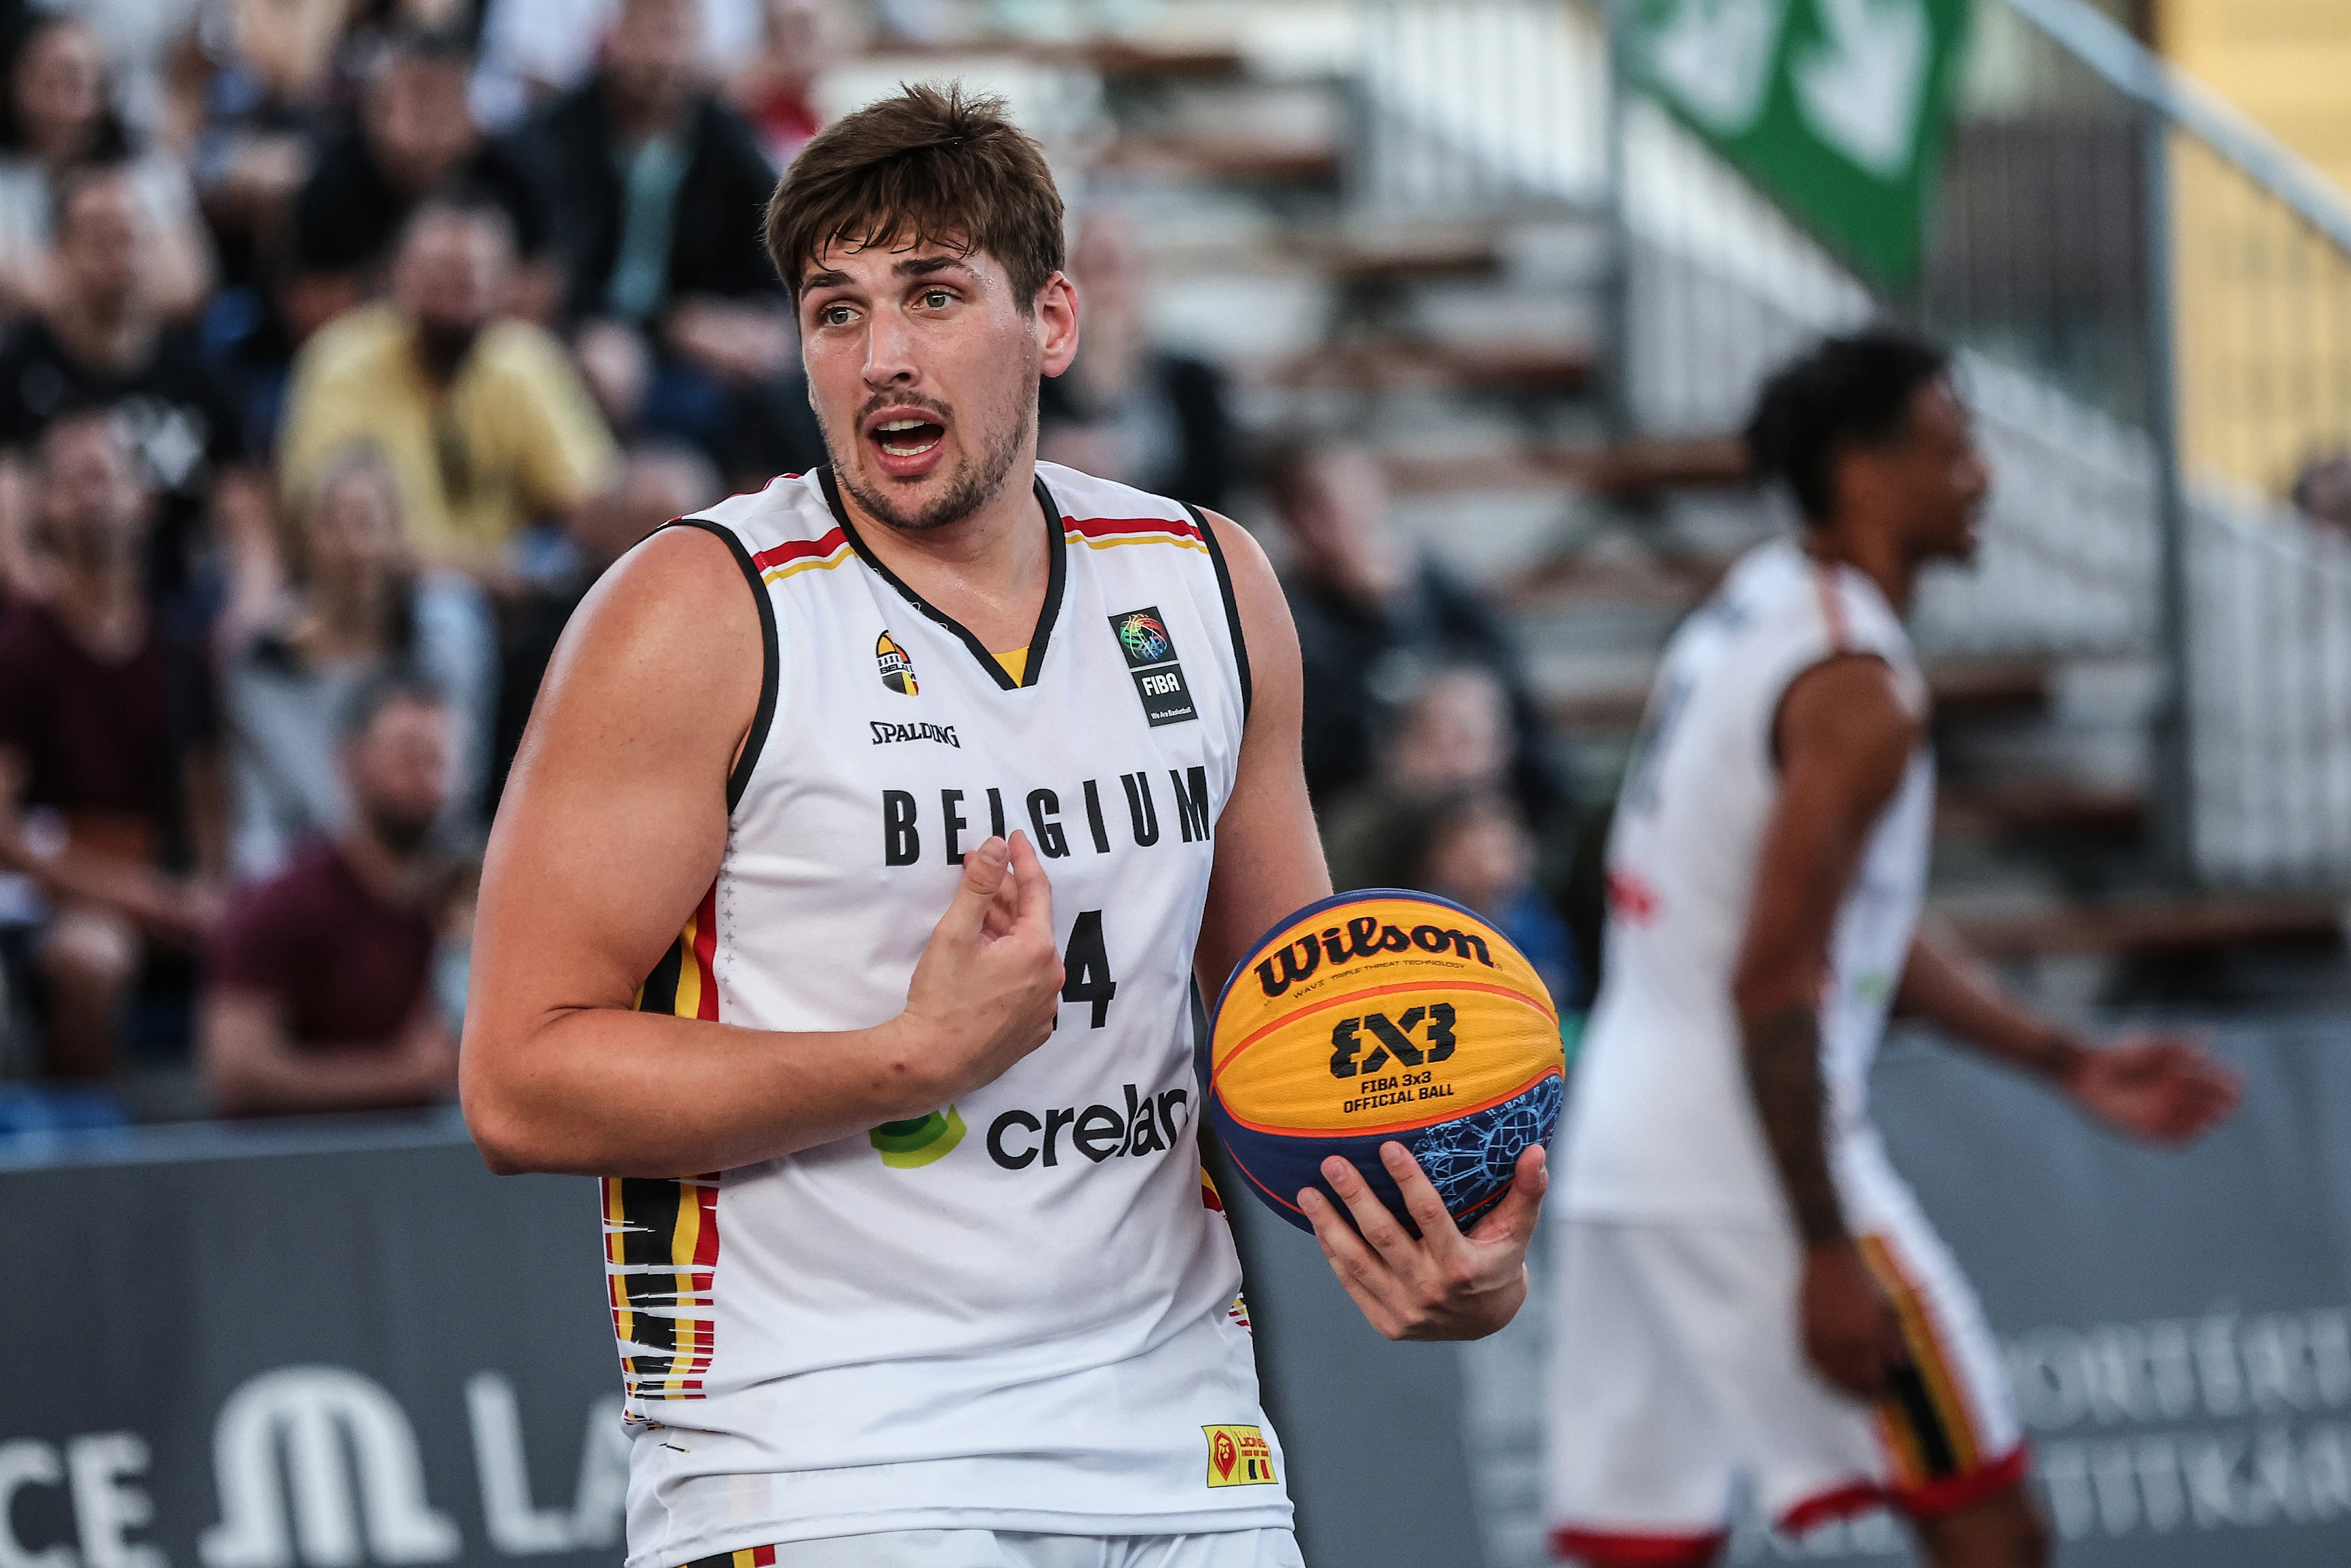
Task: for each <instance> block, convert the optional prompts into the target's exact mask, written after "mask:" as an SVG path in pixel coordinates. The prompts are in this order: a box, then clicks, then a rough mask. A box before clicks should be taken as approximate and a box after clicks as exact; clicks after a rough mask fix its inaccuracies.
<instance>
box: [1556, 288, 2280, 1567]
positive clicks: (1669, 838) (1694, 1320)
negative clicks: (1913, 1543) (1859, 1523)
mask: <svg viewBox="0 0 2351 1568" xmlns="http://www.w3.org/2000/svg"><path fill="white" fill-rule="evenodd" d="M1749 438H1750V445H1751V448H1752V452H1753V455H1754V460H1755V463H1756V465H1757V467H1758V470H1759V471H1760V472H1761V473H1762V474H1763V475H1765V476H1770V477H1771V478H1774V479H1777V480H1779V481H1781V482H1782V483H1783V484H1785V485H1786V486H1787V487H1788V488H1789V490H1790V491H1792V493H1793V496H1794V497H1795V500H1796V502H1797V504H1798V507H1799V508H1800V510H1801V512H1802V519H1803V525H1804V526H1803V528H1802V537H1800V538H1792V539H1786V540H1781V541H1776V542H1773V543H1771V544H1767V545H1764V546H1761V547H1760V548H1758V549H1755V550H1753V551H1752V552H1750V554H1749V555H1748V556H1747V557H1746V558H1745V559H1742V560H1740V562H1739V564H1738V565H1737V566H1736V567H1735V568H1733V569H1732V570H1731V572H1730V574H1729V578H1728V579H1727V580H1725V582H1724V583H1723V585H1722V587H1721V589H1720V590H1719V591H1718V592H1717V593H1716V594H1715V596H1714V598H1713V599H1712V600H1711V601H1709V602H1708V603H1707V604H1706V605H1705V606H1704V607H1703V608H1702V609H1700V610H1699V611H1698V612H1696V613H1695V614H1693V615H1692V616H1691V617H1690V619H1689V620H1688V621H1687V622H1686V623H1685V624H1684V625H1683V627H1682V628H1681V630H1680V631H1679V632H1677V633H1676V635H1675V637H1674V640H1673V643H1672V644H1671V645H1670V646H1669V647H1668V649H1667V653H1666V658H1665V663H1664V667H1663V668H1662V670H1661V671H1660V672H1659V674H1658V677H1657V685H1656V691H1655V693H1654V694H1653V695H1652V696H1651V698H1650V702H1649V710H1648V715H1647V716H1646V720H1645V729H1646V734H1645V736H1644V737H1643V740H1642V742H1641V745H1640V747H1639V748H1638V750H1637V753H1636V756H1635V761H1634V763H1633V765H1632V768H1631V769H1630V771H1629V773H1628V775H1627V778H1626V780H1625V788H1624V792H1623V795H1622V797H1621V800H1620V801H1619V804H1618V808H1617V816H1616V820H1615V823H1614V829H1613V831H1612V838H1611V841H1610V844H1609V850H1608V873H1607V874H1608V886H1609V924H1608V945H1607V950H1606V951H1607V970H1606V977H1605V979H1604V982H1603V984H1602V988H1601V993H1600V997H1599V999H1598V1002H1597V1005H1596V1006H1595V1008H1594V1010H1593V1018H1592V1022H1591V1027H1590V1030H1589V1031H1588V1032H1587V1033H1586V1035H1585V1037H1584V1040H1585V1044H1584V1046H1583V1058H1582V1064H1581V1066H1580V1069H1579V1071H1578V1077H1577V1082H1576V1086H1575V1092H1574V1095H1573V1108H1572V1110H1571V1112H1570V1116H1571V1124H1570V1126H1569V1128H1568V1129H1567V1132H1566V1134H1565V1135H1566V1138H1567V1144H1566V1148H1565V1150H1564V1153H1563V1155H1562V1159H1563V1162H1564V1164H1563V1168H1562V1188H1563V1192H1562V1198H1563V1203H1564V1207H1565V1210H1566V1218H1565V1220H1564V1222H1563V1224H1562V1232H1561V1234H1562V1241H1563V1245H1562V1257H1561V1273H1560V1290H1559V1293H1558V1296H1557V1298H1556V1302H1555V1304H1556V1307H1557V1319H1556V1332H1555V1336H1554V1337H1555V1346H1554V1352H1553V1363H1552V1373H1551V1390H1550V1402H1551V1411H1552V1419H1551V1421H1550V1423H1549V1427H1550V1448H1551V1451H1550V1454H1549V1456H1548V1467H1549V1491H1550V1498H1549V1504H1550V1511H1551V1518H1552V1522H1553V1524H1554V1526H1555V1532H1554V1535H1553V1544H1554V1546H1555V1548H1556V1549H1557V1551H1558V1552H1559V1553H1560V1554H1561V1555H1562V1556H1564V1557H1569V1558H1573V1559H1574V1560H1576V1561H1578V1562H1581V1563H1586V1564H1590V1565H1592V1568H1617V1565H1620V1564H1622V1565H1632V1564H1640V1565H1642V1568H1696V1565H1698V1564H1702V1563H1710V1562H1712V1561H1714V1559H1715V1558H1716V1556H1717V1554H1718V1553H1719V1550H1720V1548H1721V1545H1722V1542H1723V1540H1724V1537H1725V1532H1726V1529H1727V1526H1728V1524H1729V1516H1730V1510H1731V1507H1732V1499H1733V1494H1734V1491H1735V1490H1736V1489H1737V1488H1738V1487H1739V1486H1740V1484H1741V1483H1742V1482H1743V1483H1745V1484H1746V1485H1748V1486H1750V1487H1751V1488H1752V1489H1753V1495H1754V1497H1755V1500H1756V1501H1757V1503H1758V1505H1759V1506H1760V1508H1761V1511H1762V1512H1763V1513H1764V1515H1765V1516H1766V1517H1767V1518H1770V1519H1771V1520H1772V1521H1775V1522H1776V1523H1778V1524H1779V1525H1780V1526H1781V1528H1782V1529H1784V1530H1787V1531H1796V1532H1801V1531H1803V1530H1805V1529H1807V1528H1809V1527H1811V1526H1813V1525H1814V1524H1817V1523H1819V1522H1821V1521H1825V1520H1828V1519H1832V1518H1834V1517H1837V1516H1838V1515H1840V1514H1844V1513H1848V1512H1852V1511H1857V1510H1860V1509H1864V1508H1868V1507H1872V1506H1875V1505H1876V1504H1877V1503H1879V1502H1881V1501H1884V1502H1889V1503H1891V1504H1892V1505H1893V1506H1894V1507H1895V1508H1896V1509H1897V1510H1898V1511H1901V1512H1902V1513H1903V1514H1904V1515H1905V1516H1907V1519H1908V1520H1909V1521H1910V1522H1911V1524H1912V1525H1913V1527H1914V1529H1915V1531H1916V1533H1917V1539H1918V1541H1919V1542H1920V1544H1921V1546H1922V1548H1923V1549H1924V1552H1925V1553H1926V1555H1927V1557H1928V1560H1929V1561H1931V1562H1932V1563H1934V1564H1936V1565H1937V1568H2034V1565H2037V1564H2039V1563H2042V1562H2043V1561H2044V1559H2045V1556H2046V1552H2047V1547H2046V1544H2045V1532H2044V1531H2043V1526H2042V1524H2041V1521H2040V1520H2039V1518H2038V1517H2037V1515H2036V1514H2035V1512H2034V1511H2033V1509H2032V1505H2031V1504H2030V1502H2029V1501H2028V1500H2027V1499H2026V1494H2025V1491H2024V1479H2025V1470H2026V1463H2027V1457H2026V1452H2025V1448H2024V1442H2023V1438H2022V1431H2021V1428H2020V1427H2019V1425H2018V1421H2017V1416H2016V1412H2015V1410H2014V1408H2013V1406H2012V1405H2011V1400H2010V1396H2009V1393H2008V1390H2007V1387H2006V1385H2005V1384H2004V1383H2003V1381H2002V1373H2001V1363H2000V1358H1999V1354H1998V1351H1997V1349H1996V1347H1995V1345H1994V1343H1993V1342H1992V1339H1991V1334H1990V1333H1989V1332H1988V1330H1987V1329H1986V1327H1985V1325H1984V1322H1983V1318H1982V1314H1981V1312H1980V1310H1979V1309H1978V1307H1977V1304H1976V1300H1975V1297H1974V1294H1973V1292H1972V1291H1970V1289H1969V1287H1968V1284H1967V1281H1965V1280H1964V1279H1963V1278H1961V1276H1960V1275H1959V1271H1958V1270H1957V1268H1956V1267H1955V1266H1954V1265H1953V1263H1952V1261H1951V1259H1950V1256H1949V1253H1947V1252H1946V1251H1945V1250H1944V1249H1943V1247H1942V1244H1941V1243H1940V1241H1939V1240H1938V1239H1937V1238H1936V1236H1935V1234H1934V1232H1933V1230H1932V1229H1931V1228H1929V1227H1928V1223H1927V1220H1926V1218H1925V1217H1924V1216H1923V1215H1922V1214H1921V1213H1920V1211H1919V1209H1918V1207H1917V1204H1916V1203H1915V1202H1914V1201H1913V1199H1912V1197H1911V1196H1910V1193H1909V1191H1908V1190H1907V1187H1905V1186H1904V1185H1903V1183H1902V1181H1901V1180H1900V1178H1899V1177H1898V1176H1896V1174H1895V1172H1894V1167H1893V1166H1892V1165H1891V1164H1889V1163H1888V1161H1887V1159H1886V1152H1885V1149H1884V1147H1883V1145H1881V1144H1880V1142H1879V1140H1878V1137H1877V1134H1876V1132H1875V1131H1873V1130H1872V1128H1871V1126H1870V1124H1869V1123H1868V1121H1867V1119H1866V1115H1865V1106H1864V1095H1865V1084H1866V1081H1867V1074H1868V1070H1869V1065H1870V1061H1871V1059H1872V1058H1873V1056H1874V1055H1875V1054H1876V1050H1877V1043H1878V1038H1879V1035H1880V1034H1881V1032H1882V1031H1883V1030H1884V1027H1885V1021H1886V1014H1887V1009H1888V1006H1889V1004H1891V1005H1892V1006H1893V1007H1894V1008H1896V1009H1899V1010H1901V1011H1903V1012H1905V1013H1907V1014H1911V1015H1915V1016H1917V1017H1920V1018H1924V1019H1928V1020H1929V1021H1931V1022H1933V1023H1935V1024H1936V1025H1938V1026H1939V1027H1940V1028H1941V1029H1942V1030H1944V1031H1945V1032H1946V1033H1948V1034H1949V1035H1951V1036H1952V1037H1954V1038H1955V1039H1958V1040H1962V1041H1964V1042H1966V1043H1967V1044H1969V1045H1971V1046H1973V1047H1975V1048H1976V1049H1978V1050H1980V1051H1984V1052H1986V1053H1988V1054H1989V1055H1991V1056H1992V1057H1994V1058H1995V1059H1997V1060H1999V1061H2003V1062H2006V1063H2008V1064H2009V1065H2011V1066H2012V1067H2014V1068H2017V1069H2019V1070H2021V1071H2025V1072H2030V1073H2033V1074H2036V1075H2038V1076H2040V1077H2041V1078H2043V1079H2044V1080H2046V1081H2047V1082H2048V1083H2049V1084H2050V1085H2051V1086H2052V1087H2053V1089H2055V1090H2056V1091H2057V1092H2060V1093H2063V1094H2065V1095H2068V1096H2069V1097H2071V1098H2072V1099H2073V1100H2074V1103H2076V1104H2078V1105H2079V1106H2080V1107H2081V1108H2082V1109H2083V1110H2085V1112H2087V1113H2089V1114H2090V1115H2091V1116H2093V1117H2095V1118H2096V1119H2097V1120H2099V1121H2102V1122H2105V1123H2106V1124H2109V1125H2111V1126H2114V1127H2116V1128H2119V1129H2121V1130H2123V1131H2125V1132H2126V1133H2130V1134H2136V1135H2137V1136H2140V1137H2144V1138H2149V1139H2154V1140H2158V1141H2161V1142H2168V1143H2176V1142H2179V1141H2182V1140H2185V1139H2187V1138H2189V1137H2192V1136H2194V1135H2195V1134H2198V1133H2199V1132H2201V1131H2203V1130H2204V1129H2205V1128H2207V1127H2209V1126H2210V1125H2211V1124H2213V1123H2214V1122H2215V1121H2217V1120H2219V1119H2220V1117H2222V1116H2224V1115H2226V1114H2227V1113H2228V1112H2229V1111H2230V1110H2231V1107H2232V1106H2233V1105H2234V1103H2235V1101H2236V1097H2237V1092H2238V1089H2237V1084H2236V1082H2235V1080H2234V1079H2233V1078H2232V1077H2231V1075H2230V1074H2229V1073H2228V1072H2227V1071H2224V1070H2223V1069H2221V1068H2220V1067H2219V1066H2217V1065H2216V1064H2215V1063H2213V1062H2212V1061H2210V1060H2208V1059H2207V1058H2206V1057H2205V1056H2204V1055H2203V1053H2202V1052H2200V1051H2198V1050H2197V1049H2196V1048H2194V1047H2193V1046H2191V1045H2189V1044H2186V1043H2183V1042H2181V1041H2178V1040H2157V1039H2140V1040H2131V1041H2126V1042H2123V1043H2118V1044H2114V1045H2110V1046H2108V1047H2106V1048H2105V1049H2103V1050H2099V1049H2093V1048H2091V1047H2089V1046H2088V1045H2086V1044H2085V1043H2084V1042H2083V1041H2082V1040H2077V1039H2075V1038H2074V1036H2073V1035H2072V1034H2071V1033H2069V1032H2067V1031H2066V1030H2063V1029H2060V1028H2057V1027H2055V1026H2053V1025H2052V1024H2049V1023H2046V1022H2043V1020H2041V1019H2036V1018H2034V1017H2032V1015H2031V1014H2029V1013H2027V1012H2025V1011H2023V1010H2022V1009H2020V1008H2019V1007H2017V1006H2016V1005H2015V1004H2014V1003H2012V1002H2011V1001H2009V1000H2007V999H2006V998H2003V997H2002V996H2001V994H2000V993H1999V992H1998V991H1997V990H1996V989H1995V988H1993V987H1992V985H1991V982H1990V981H1989V979H1988V978H1987V977H1985V976H1984V975H1983V974H1982V972H1981V971H1980V970H1979V969H1978V968H1976V967H1973V966H1972V965H1971V964H1970V961H1969V960H1968V958H1967V957H1966V956H1965V955H1964V953H1963V952H1962V951H1961V950H1960V949H1959V946H1957V945H1956V944H1955V943H1954V941H1953V940H1952V939H1951V937H1950V936H1948V935H1946V934H1944V933H1942V932H1940V931H1938V930H1937V929H1936V928H1935V927H1934V926H1933V925H1930V924H1923V923H1922V922H1921V920H1920V917H1919V907H1920V902H1921V898H1922V895H1923V894H1924V891H1925V884H1926V877H1927V857H1928V837H1929V834H1930V831H1931V827H1932V821H1931V820H1932V818H1933V815H1934V762H1933V758H1932V757H1931V756H1930V755H1929V753H1928V749H1927V745H1926V721H1927V695H1926V687H1925V683H1924V682H1923V680H1922V679H1921V678H1920V675H1919V671H1918V665H1917V661H1916V659H1915V658H1914V657H1913V655H1912V653H1911V650H1910V643H1909V639H1908V638H1907V636H1906V635H1905V634H1904V632H1903V627H1902V620H1901V617H1902V612H1903V611H1904V610H1905V608H1906V607H1907V605H1908V604H1909V601H1910V595H1911V589H1912V584H1913V581H1914V579H1915V577H1916V574H1917V570H1918V569H1919V567H1920V566H1922V565H1923V564H1925V563H1926V562H1928V561H1930V560H1935V559H1966V558H1968V557H1969V556H1970V554H1971V553H1972V552H1973V550H1974V549H1975V533H1976V521H1977V515H1978V513H1979V511H1980V508H1981V506H1982V502H1983V497H1984V494H1985V490H1986V488H1987V485H1988V476H1987V475H1986V472H1985V467H1984V464H1983V460H1982V458H1981V456H1980V454H1979V453H1978V451H1977V449H1976V445H1975V443H1974V440H1973V437H1972V434H1971V433H1970V426H1969V422H1968V416H1967V413H1966V411H1965V410H1964V409H1963V408H1962V406H1961V404H1960V402H1959V398H1958V396H1957V395H1956V394H1955V392H1954V391H1953V389H1952V384H1951V382H1950V379H1949V374H1948V371H1947V364H1946V361H1945V358H1944V355H1943V354H1942V353H1941V352H1940V351H1938V350H1936V349H1934V348H1932V347H1930V346H1928V345H1927V344H1924V343H1921V342H1917V341H1915V340H1911V339H1909V338H1907V337H1904V336H1900V335H1897V334H1895V333H1892V332H1888V331H1873V332H1867V333H1864V334H1861V335H1859V336H1856V337H1851V338H1844V339H1838V340H1832V341H1830V342H1827V343H1825V344H1823V346H1822V347H1821V348H1819V349H1818V350H1816V351H1815V352H1813V354H1811V355H1810V356H1808V357H1807V358H1805V359H1802V360H1801V361H1798V362H1796V363H1794V364H1792V365H1791V366H1789V367H1788V368H1787V369H1785V370H1783V371H1781V372H1780V374H1779V375H1778V376H1777V377H1775V378H1774V379H1773V380H1772V381H1771V383H1770V384H1769V385H1768V386H1767V387H1766V388H1765V390H1764V392H1763V395H1762V400H1761V405H1760V407H1759V408H1758V410H1757V413H1756V415H1755V419H1754V423H1753V424H1752V425H1751V426H1750V432H1749Z"/></svg>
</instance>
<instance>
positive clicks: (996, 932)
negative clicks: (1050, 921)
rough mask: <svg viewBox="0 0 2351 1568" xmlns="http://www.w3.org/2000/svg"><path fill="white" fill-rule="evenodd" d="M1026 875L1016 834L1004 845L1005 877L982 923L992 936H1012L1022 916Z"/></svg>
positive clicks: (998, 884) (988, 904)
mask: <svg viewBox="0 0 2351 1568" xmlns="http://www.w3.org/2000/svg"><path fill="white" fill-rule="evenodd" d="M1025 875H1026V873H1024V872H1023V871H1022V869H1021V866H1020V845H1019V834H1018V833H1015V834H1014V835H1013V836H1012V838H1011V839H1010V840H1008V841H1006V842H1005V844H1004V875H1003V877H1002V879H1001V880H1000V881H998V883H997V884H996V894H995V896H993V897H992V898H990V899H989V900H988V901H987V914H986V915H985V917H984V918H983V920H982V922H981V925H982V928H983V929H985V930H986V931H987V934H988V935H989V936H1009V935H1010V934H1011V931H1012V927H1013V925H1014V924H1015V923H1016V922H1017V921H1018V920H1019V915H1020V884H1021V882H1022V881H1023V879H1024V877H1025Z"/></svg>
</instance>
